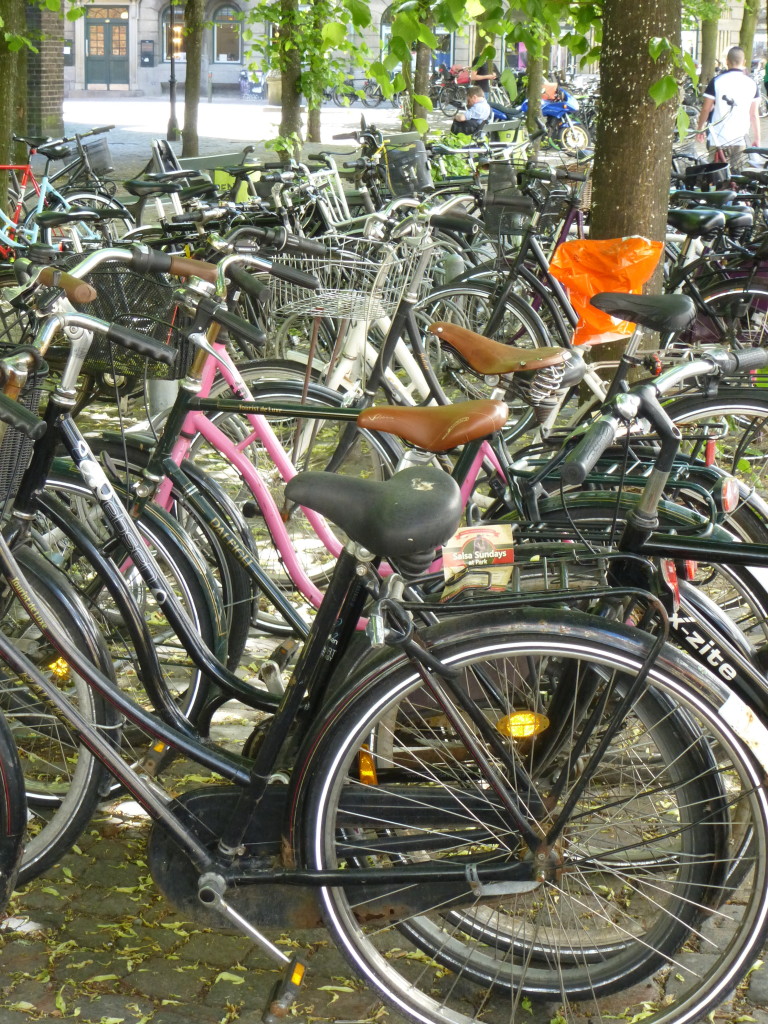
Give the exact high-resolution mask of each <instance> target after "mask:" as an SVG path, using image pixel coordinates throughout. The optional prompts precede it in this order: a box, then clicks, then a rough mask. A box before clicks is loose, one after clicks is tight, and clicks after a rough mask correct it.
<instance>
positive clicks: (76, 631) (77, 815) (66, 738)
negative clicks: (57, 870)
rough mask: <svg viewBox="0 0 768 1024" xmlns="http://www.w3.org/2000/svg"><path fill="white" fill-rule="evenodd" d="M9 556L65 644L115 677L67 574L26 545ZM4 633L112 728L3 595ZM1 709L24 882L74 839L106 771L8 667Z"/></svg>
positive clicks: (100, 706) (84, 709)
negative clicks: (16, 780) (20, 780)
mask: <svg viewBox="0 0 768 1024" xmlns="http://www.w3.org/2000/svg"><path fill="white" fill-rule="evenodd" d="M15 555H16V558H17V560H18V562H19V564H20V565H21V567H22V570H23V572H24V575H25V577H26V580H27V582H28V583H29V586H30V590H31V592H32V595H33V599H34V598H36V597H37V598H42V599H43V600H44V601H45V603H46V604H47V605H48V607H49V608H50V609H51V611H52V612H53V613H54V614H55V616H56V617H57V618H58V619H59V621H60V622H61V623H62V624H63V625H64V626H65V628H66V630H67V634H68V636H69V637H70V638H71V641H72V644H73V645H74V646H75V647H76V648H77V649H78V650H80V651H81V652H83V653H85V654H87V656H88V657H89V658H90V660H92V661H93V662H94V664H96V665H97V666H98V668H99V669H101V671H102V672H106V673H107V674H108V675H109V676H110V677H111V678H113V679H114V670H113V666H112V661H111V659H110V657H109V653H108V651H107V648H106V645H105V643H104V641H103V640H102V639H101V637H100V635H99V633H98V630H97V629H96V628H95V627H94V625H93V621H92V619H91V617H90V614H89V612H88V610H87V608H86V607H85V605H84V603H83V602H82V601H81V600H80V597H79V595H78V594H77V593H76V592H75V591H74V589H73V588H72V587H71V586H70V585H69V583H68V581H67V579H66V577H65V576H64V575H63V574H62V573H60V572H58V570H56V569H55V568H54V567H53V566H52V565H51V564H50V563H48V562H46V561H45V559H43V558H41V557H40V556H39V555H37V554H36V553H35V552H34V551H32V550H31V549H28V548H24V547H22V548H19V549H18V550H17V551H16V552H15ZM3 632H4V634H5V636H6V637H8V638H9V639H12V640H13V641H14V642H15V643H16V645H17V646H18V647H20V648H21V649H22V650H23V651H24V652H25V653H27V654H28V655H29V656H30V657H32V660H33V661H34V662H35V664H36V665H37V666H38V667H39V668H40V669H41V670H43V671H45V670H47V672H48V674H49V675H50V676H51V677H52V678H56V679H57V683H58V685H59V686H60V687H61V688H63V689H65V690H66V691H67V693H68V696H69V697H70V699H72V700H73V701H74V703H75V705H76V706H77V708H78V710H79V711H80V713H81V714H82V715H83V716H84V717H85V718H86V719H87V720H88V721H89V722H90V723H92V724H93V725H95V726H96V727H98V728H102V729H107V730H109V729H112V730H114V729H116V728H117V725H118V719H117V716H116V714H115V713H114V712H113V711H112V710H111V709H110V708H109V706H108V705H107V704H106V702H105V701H104V700H103V699H102V698H101V697H99V695H98V694H96V693H95V692H94V691H93V690H91V688H90V687H89V686H88V685H87V683H86V682H85V680H83V679H82V678H81V677H80V676H78V675H77V673H74V672H72V671H71V670H69V671H68V670H67V668H66V666H65V665H63V664H62V663H61V661H60V659H59V657H58V654H57V653H56V651H55V650H54V649H53V647H52V646H51V645H50V644H49V643H48V642H47V641H46V640H45V638H44V637H43V636H42V634H41V632H40V630H39V628H38V627H37V625H36V623H34V622H33V621H32V620H31V619H30V617H29V616H28V614H27V613H26V611H25V610H24V609H23V608H22V606H21V603H20V602H19V601H18V599H17V598H16V597H15V596H13V595H11V594H10V593H9V592H7V593H6V594H5V597H4V600H3ZM0 710H2V714H3V716H4V717H5V720H6V722H7V724H8V726H9V727H10V729H11V731H12V733H13V736H14V741H15V743H16V747H17V749H18V752H19V760H20V763H21V766H22V772H23V775H24V780H25V787H26V795H27V807H28V820H27V822H26V829H25V831H26V841H25V846H24V854H23V857H22V861H21V865H20V868H19V882H20V883H22V884H25V883H26V882H29V881H30V880H31V879H33V878H36V877H37V876H38V875H40V874H42V873H43V872H44V871H45V870H47V869H48V868H49V867H51V866H52V865H53V864H55V863H56V862H57V861H58V860H60V859H61V857H62V856H63V855H64V854H65V853H67V852H68V851H69V850H70V849H71V847H72V845H73V844H74V843H75V842H77V839H78V837H79V836H80V835H81V834H82V832H83V830H84V829H85V828H86V826H87V825H88V823H89V821H90V820H91V818H92V817H93V814H94V812H95V810H96V806H97V804H98V802H99V800H100V799H101V797H102V795H103V793H104V792H105V787H106V785H107V781H108V778H109V775H108V772H107V771H106V769H105V768H104V766H103V765H102V764H101V762H100V761H99V760H97V758H96V757H95V756H94V755H93V754H92V753H91V752H90V750H89V749H88V748H87V747H86V746H85V745H84V744H83V743H81V742H80V741H79V740H78V739H77V737H76V735H75V734H74V732H73V731H72V730H71V729H70V728H69V727H68V726H67V725H66V723H64V722H63V721H62V720H61V719H60V718H59V716H58V714H57V713H56V712H55V711H54V710H53V709H52V708H51V706H50V704H49V703H48V702H47V700H46V698H45V697H43V696H41V695H39V694H36V693H33V691H32V690H31V689H30V688H29V687H28V686H27V685H26V684H24V683H23V682H22V683H20V680H19V679H18V677H17V676H15V675H14V674H13V673H11V672H10V670H9V669H3V670H2V684H0ZM107 735H109V732H107ZM113 735H116V733H113Z"/></svg>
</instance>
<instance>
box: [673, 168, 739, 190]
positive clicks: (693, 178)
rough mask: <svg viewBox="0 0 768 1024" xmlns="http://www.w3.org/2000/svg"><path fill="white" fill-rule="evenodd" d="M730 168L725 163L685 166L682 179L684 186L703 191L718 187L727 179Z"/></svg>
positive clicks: (729, 174) (728, 178)
mask: <svg viewBox="0 0 768 1024" xmlns="http://www.w3.org/2000/svg"><path fill="white" fill-rule="evenodd" d="M730 177H731V168H730V166H729V165H728V164H727V163H722V162H718V163H713V164H694V165H693V167H686V169H685V171H684V172H683V180H684V182H685V187H686V188H700V189H702V190H703V191H704V192H708V191H709V190H710V189H718V188H720V187H721V186H722V185H724V184H725V182H726V181H729V180H730Z"/></svg>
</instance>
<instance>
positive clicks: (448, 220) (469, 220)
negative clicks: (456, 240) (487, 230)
mask: <svg viewBox="0 0 768 1024" xmlns="http://www.w3.org/2000/svg"><path fill="white" fill-rule="evenodd" d="M429 225H430V227H433V228H439V229H441V230H442V231H454V232H455V233H456V234H457V235H466V236H467V237H468V238H473V237H474V236H475V235H476V234H477V233H478V231H479V230H480V221H479V220H476V219H475V218H474V217H470V216H469V214H466V213H434V214H433V215H432V216H431V217H430V218H429Z"/></svg>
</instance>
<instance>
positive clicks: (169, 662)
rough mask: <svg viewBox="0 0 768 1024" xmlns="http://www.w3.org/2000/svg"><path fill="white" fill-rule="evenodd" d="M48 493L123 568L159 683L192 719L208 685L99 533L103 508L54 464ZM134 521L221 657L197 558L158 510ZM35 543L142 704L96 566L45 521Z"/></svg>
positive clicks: (121, 630)
mask: <svg viewBox="0 0 768 1024" xmlns="http://www.w3.org/2000/svg"><path fill="white" fill-rule="evenodd" d="M46 491H47V492H48V493H49V494H52V495H54V496H56V497H57V498H59V499H60V500H61V501H62V502H63V504H64V505H65V506H66V507H68V508H70V509H71V510H72V512H73V514H74V515H75V516H76V517H77V518H78V520H79V525H80V526H81V527H82V528H83V529H85V530H87V531H88V532H89V535H90V536H91V537H92V540H93V542H94V543H95V544H96V545H97V546H100V547H101V549H102V553H103V554H104V555H105V556H106V557H107V558H108V559H109V561H110V562H114V563H115V564H116V565H117V567H118V569H122V571H123V575H124V577H125V579H126V581H127V583H128V585H129V588H130V590H131V593H132V595H133V598H134V600H136V601H138V602H139V605H140V607H141V608H142V609H143V615H144V619H145V621H146V622H147V623H148V624H149V625H150V628H151V629H152V631H153V639H154V641H155V646H156V650H157V652H158V657H159V659H160V663H161V666H162V668H163V678H162V679H161V680H159V681H158V683H159V685H161V686H162V687H164V688H165V690H166V692H167V693H168V694H169V695H170V696H171V697H172V699H173V700H174V701H175V702H176V703H177V705H178V706H179V707H180V708H181V710H182V712H183V713H184V714H185V715H186V716H187V717H189V718H191V719H193V720H194V717H195V714H196V713H197V711H198V710H199V709H200V708H201V707H202V706H203V705H204V704H205V701H206V699H207V695H208V691H209V689H210V683H209V681H208V679H207V678H206V677H204V675H203V673H202V672H201V671H200V670H199V669H198V668H197V667H196V666H195V665H194V663H193V662H192V660H191V659H190V658H189V656H188V655H187V653H186V651H184V648H183V644H182V642H181V640H180V639H179V638H178V637H177V636H176V634H175V633H174V631H173V630H172V629H171V627H170V626H169V624H168V623H167V621H166V619H165V616H164V615H163V614H162V612H161V611H160V609H159V606H158V604H157V601H156V599H155V597H154V596H153V595H152V594H150V593H149V591H148V589H147V587H146V586H145V584H144V581H143V580H142V579H141V578H140V576H139V574H138V572H137V571H136V570H135V569H133V568H132V567H131V565H130V564H129V565H127V566H125V565H123V554H122V547H121V546H120V545H119V544H116V545H115V544H114V541H113V539H112V538H111V536H110V535H109V534H107V533H105V527H104V521H103V517H102V513H101V510H100V509H94V508H93V498H92V495H91V492H90V490H89V488H88V487H87V485H86V484H85V483H84V482H83V480H82V478H81V477H80V475H79V473H76V472H74V471H71V470H68V469H67V468H66V466H65V465H64V464H59V465H57V466H55V467H54V469H53V470H52V471H51V473H50V474H49V477H48V480H47V481H46ZM135 522H136V526H137V527H138V529H139V531H140V533H141V534H142V536H143V537H144V538H145V539H146V541H147V544H148V546H149V547H150V549H151V550H152V551H153V553H154V554H155V557H156V558H158V559H159V562H160V566H161V569H162V570H163V572H164V574H165V575H166V578H167V579H168V581H169V583H170V584H171V587H172V588H173V590H174V592H175V593H176V594H177V596H179V597H180V598H181V600H182V603H183V604H184V607H185V609H186V611H187V614H188V616H189V617H190V619H191V621H192V625H193V629H194V630H195V631H196V635H197V636H198V637H200V638H201V639H202V641H203V643H204V644H205V646H206V647H208V648H209V649H210V650H212V651H213V652H214V653H215V654H216V655H217V656H218V657H219V658H220V659H222V658H225V657H226V649H225V641H226V637H225V627H224V620H223V617H222V613H221V609H220V607H217V598H216V587H215V585H214V583H213V581H212V580H211V578H210V573H209V571H208V569H207V567H206V566H205V565H204V563H203V562H202V560H200V559H197V558H196V556H195V551H194V548H193V546H192V545H191V543H190V542H189V540H188V538H186V536H185V535H184V533H183V531H182V529H181V527H180V525H179V524H178V523H177V522H175V521H174V519H173V518H172V517H171V516H169V515H167V514H165V513H163V512H162V510H161V509H159V508H156V507H148V508H147V509H146V510H145V512H144V513H143V514H142V515H141V516H140V517H139V518H138V519H137V520H136V521H135ZM36 542H37V544H38V546H39V550H41V553H43V554H45V555H46V557H48V558H49V559H50V560H52V561H54V562H55V563H56V564H59V565H62V566H66V572H67V576H68V578H69V579H70V581H71V582H72V583H73V585H74V586H75V589H76V590H78V592H79V593H80V594H81V596H82V597H83V600H85V602H86V605H87V606H88V608H89V609H90V611H91V612H92V614H93V615H95V616H96V619H97V622H99V623H100V625H101V627H102V629H103V630H104V633H105V636H106V639H107V643H108V646H109V649H110V652H111V654H112V657H113V660H116V661H117V663H118V664H119V665H120V666H121V669H122V671H121V672H120V685H121V687H122V688H123V689H125V690H126V691H127V692H129V693H130V695H131V696H132V697H133V698H134V699H136V700H137V701H138V702H139V703H142V704H143V705H145V706H146V705H147V704H148V703H149V701H148V698H147V695H146V694H145V692H144V689H143V687H142V684H141V680H140V679H139V678H138V677H137V676H136V674H135V671H133V669H132V668H131V666H132V665H133V662H134V659H135V654H134V649H133V635H132V632H131V630H130V628H129V626H128V624H127V623H126V622H125V619H124V617H123V614H122V612H121V611H120V608H119V607H118V605H116V604H115V602H114V601H113V600H112V598H111V596H110V594H109V591H108V588H107V585H106V583H105V581H104V580H103V578H102V577H101V576H100V574H99V571H98V567H96V566H94V565H93V564H92V563H91V561H90V560H89V559H88V557H87V556H86V555H84V554H83V552H82V551H81V550H80V549H79V548H78V547H77V545H76V543H75V542H73V539H72V538H71V537H70V536H67V535H65V534H64V533H63V532H62V530H61V529H60V527H59V526H55V527H54V528H53V529H50V528H49V527H48V526H47V524H46V523H45V520H44V521H43V525H42V526H41V527H40V528H39V529H38V531H37V534H36ZM113 545H114V550H113ZM155 710H157V709H155Z"/></svg>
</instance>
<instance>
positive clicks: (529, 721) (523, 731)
mask: <svg viewBox="0 0 768 1024" xmlns="http://www.w3.org/2000/svg"><path fill="white" fill-rule="evenodd" d="M496 728H497V729H498V730H499V732H500V733H501V734H502V736H509V737H511V739H513V740H524V739H527V738H528V737H529V736H538V735H539V733H540V732H544V730H545V729H548V728H549V719H548V718H547V717H546V715H540V714H538V713H537V712H536V711H513V712H512V714H511V715H507V716H506V717H505V718H500V719H499V721H498V722H497V723H496Z"/></svg>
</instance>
